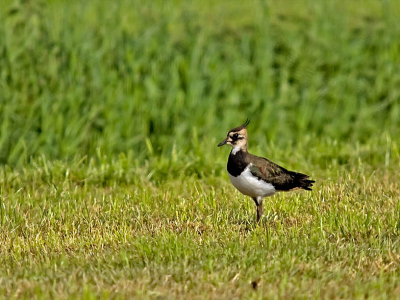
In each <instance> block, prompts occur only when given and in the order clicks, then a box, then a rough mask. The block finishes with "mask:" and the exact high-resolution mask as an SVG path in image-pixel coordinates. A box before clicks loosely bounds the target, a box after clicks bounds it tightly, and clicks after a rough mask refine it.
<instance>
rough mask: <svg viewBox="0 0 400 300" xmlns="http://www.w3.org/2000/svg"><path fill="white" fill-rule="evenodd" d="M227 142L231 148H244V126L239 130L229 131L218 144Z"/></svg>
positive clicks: (245, 142)
mask: <svg viewBox="0 0 400 300" xmlns="http://www.w3.org/2000/svg"><path fill="white" fill-rule="evenodd" d="M225 144H228V145H230V146H232V147H233V148H246V147H247V131H246V129H245V128H243V129H241V130H239V131H229V132H228V134H227V136H226V139H225V140H223V141H222V142H221V143H219V145H218V146H223V145H225Z"/></svg>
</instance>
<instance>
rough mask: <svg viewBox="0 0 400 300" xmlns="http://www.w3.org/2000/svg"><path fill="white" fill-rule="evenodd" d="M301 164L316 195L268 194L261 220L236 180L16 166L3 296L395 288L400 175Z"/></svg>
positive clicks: (7, 200) (188, 295)
mask: <svg viewBox="0 0 400 300" xmlns="http://www.w3.org/2000/svg"><path fill="white" fill-rule="evenodd" d="M397 164H398V161H397ZM302 170H306V171H307V172H310V173H311V174H313V178H316V179H317V184H316V186H315V188H314V191H313V192H311V193H307V192H296V193H291V194H279V195H277V196H275V197H273V198H268V199H267V200H266V201H265V204H264V208H265V217H264V218H263V220H262V223H261V224H260V225H259V226H257V225H256V224H255V207H254V204H253V202H252V200H250V199H249V198H245V197H244V196H242V195H240V194H239V193H238V192H236V191H235V190H234V188H233V187H232V186H231V185H230V184H229V183H228V179H227V178H226V176H208V177H206V178H202V179H199V178H198V177H197V176H193V175H192V176H182V177H181V178H177V179H170V180H166V181H163V182H159V183H154V182H152V181H151V180H149V179H148V178H147V177H146V174H143V175H142V176H140V175H136V176H133V174H130V172H129V169H128V170H127V169H126V168H125V167H124V160H123V159H122V160H118V161H114V162H113V163H111V164H104V165H97V164H94V163H93V164H89V165H86V166H84V165H82V164H79V163H75V164H71V163H70V164H66V163H63V162H49V161H47V160H46V159H44V158H41V159H38V160H37V161H35V162H33V163H32V166H29V167H27V168H23V169H20V170H12V169H9V168H6V169H4V170H3V171H2V172H1V174H0V187H1V195H0V196H1V198H0V199H1V203H0V205H1V229H0V240H1V241H2V242H1V244H0V263H1V266H2V267H1V269H0V294H1V295H2V297H3V298H4V299H17V298H18V299H20V298H27V299H30V298H32V297H34V298H37V299H45V298H49V297H50V298H69V299H76V298H81V299H94V298H102V299H106V298H115V299H129V298H131V297H138V298H157V297H161V298H166V299H171V298H181V299H196V298H215V299H221V298H222V299H223V298H225V299H226V298H232V297H233V298H252V299H260V298H272V299H278V298H279V299H281V298H317V299H318V298H321V297H322V298H340V299H361V298H366V297H370V298H377V299H378V298H379V299H382V298H396V297H397V296H398V294H399V292H400V271H399V264H400V255H399V253H400V245H399V241H400V238H399V231H400V203H399V199H400V186H399V182H400V181H399V180H400V177H399V173H398V171H397V170H396V169H393V168H378V169H375V168H371V167H370V166H368V165H367V166H365V165H363V164H362V163H360V164H358V165H356V166H348V167H342V168H333V169H328V170H323V169H316V170H315V169H312V168H310V167H307V166H306V165H305V164H302ZM106 178H108V179H106Z"/></svg>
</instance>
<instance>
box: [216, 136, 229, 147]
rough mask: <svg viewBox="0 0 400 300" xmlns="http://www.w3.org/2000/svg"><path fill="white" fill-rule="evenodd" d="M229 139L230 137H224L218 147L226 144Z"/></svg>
mask: <svg viewBox="0 0 400 300" xmlns="http://www.w3.org/2000/svg"><path fill="white" fill-rule="evenodd" d="M227 141H228V138H226V139H224V140H223V141H222V142H221V143H219V144H218V147H221V146H223V145H225V144H226V143H227Z"/></svg>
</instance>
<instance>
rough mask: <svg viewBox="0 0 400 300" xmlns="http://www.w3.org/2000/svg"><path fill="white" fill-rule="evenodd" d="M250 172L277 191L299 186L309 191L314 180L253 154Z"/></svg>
mask: <svg viewBox="0 0 400 300" xmlns="http://www.w3.org/2000/svg"><path fill="white" fill-rule="evenodd" d="M252 164H253V165H252V166H251V167H250V172H251V174H253V175H254V176H256V177H257V178H258V179H259V180H264V181H265V182H268V183H271V184H272V185H273V186H274V187H275V189H276V190H278V191H290V190H293V189H296V188H301V189H305V190H309V191H311V187H312V185H313V183H314V182H315V181H314V180H309V179H308V178H309V176H308V175H305V174H302V173H297V172H292V171H289V170H286V169H285V168H282V167H281V166H278V165H277V164H275V163H273V162H271V161H269V160H268V159H266V158H263V157H258V156H254V155H253V158H252Z"/></svg>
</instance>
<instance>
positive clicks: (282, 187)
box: [218, 120, 315, 222]
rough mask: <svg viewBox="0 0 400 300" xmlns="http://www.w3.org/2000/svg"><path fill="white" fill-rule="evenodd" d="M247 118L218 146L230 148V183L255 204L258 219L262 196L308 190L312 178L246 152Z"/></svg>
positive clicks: (259, 217)
mask: <svg viewBox="0 0 400 300" xmlns="http://www.w3.org/2000/svg"><path fill="white" fill-rule="evenodd" d="M249 122H250V121H249V120H247V121H246V123H244V124H243V125H241V126H239V127H236V128H233V129H232V130H230V131H229V132H228V134H227V136H226V139H224V140H223V141H222V142H221V143H219V144H218V147H221V146H223V145H230V146H231V147H232V150H231V153H230V154H229V159H228V167H227V169H228V176H229V179H230V180H231V182H232V184H233V185H234V186H235V187H236V188H237V189H238V190H239V191H240V192H241V193H242V194H244V195H246V196H250V197H251V198H252V199H253V200H254V202H255V203H256V206H257V222H259V221H260V219H261V216H262V213H263V210H262V203H263V198H264V197H269V196H273V195H274V194H275V193H276V192H288V191H293V190H296V189H303V190H307V191H311V187H312V185H313V183H314V182H315V181H314V180H310V179H309V176H308V175H305V174H302V173H297V172H293V171H289V170H286V169H285V168H282V167H280V166H278V165H277V164H275V163H273V162H272V161H269V160H268V159H266V158H264V157H259V156H255V155H253V154H250V153H249V152H247V130H246V126H247V125H248V124H249Z"/></svg>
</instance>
